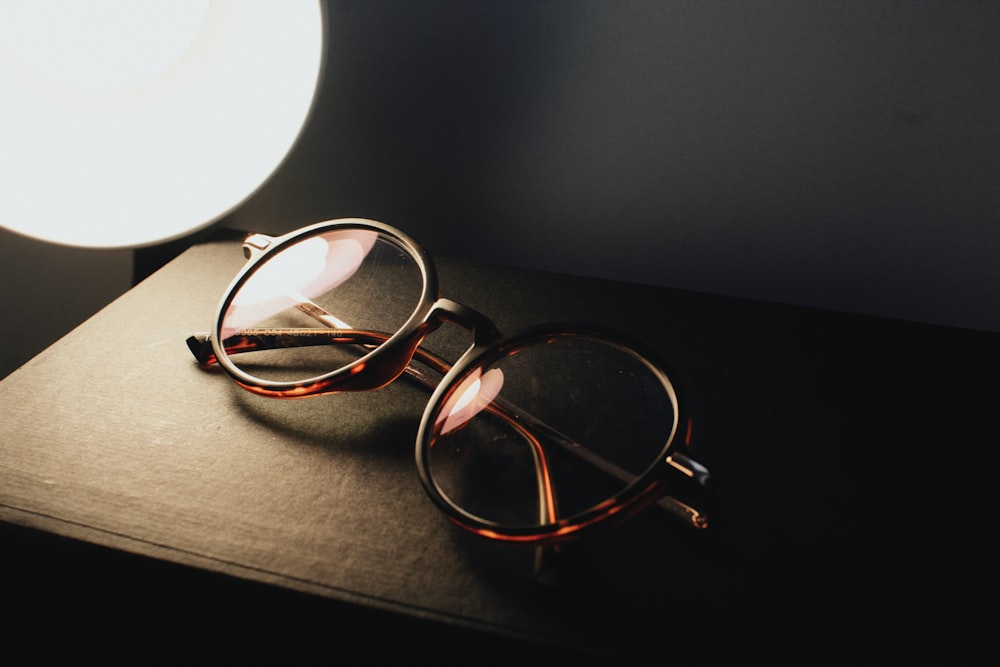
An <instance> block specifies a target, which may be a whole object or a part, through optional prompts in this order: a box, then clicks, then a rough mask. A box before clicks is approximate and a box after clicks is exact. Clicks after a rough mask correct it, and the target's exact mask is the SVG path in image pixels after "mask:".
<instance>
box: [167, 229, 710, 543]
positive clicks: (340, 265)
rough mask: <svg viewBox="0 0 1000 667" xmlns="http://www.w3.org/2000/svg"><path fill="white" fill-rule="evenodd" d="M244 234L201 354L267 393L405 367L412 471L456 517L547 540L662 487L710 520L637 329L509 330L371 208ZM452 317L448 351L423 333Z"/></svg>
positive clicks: (694, 467)
mask: <svg viewBox="0 0 1000 667" xmlns="http://www.w3.org/2000/svg"><path fill="white" fill-rule="evenodd" d="M243 248H244V254H245V255H246V257H247V258H248V260H249V261H248V262H247V264H246V265H245V266H244V268H243V269H242V270H241V271H240V272H239V273H238V275H237V276H236V277H235V279H234V280H233V282H232V283H231V284H230V286H229V288H228V290H227V291H226V293H225V296H224V297H223V298H222V300H221V302H220V304H219V306H218V310H217V313H216V317H215V324H214V327H213V329H212V331H211V333H207V334H195V335H193V336H191V337H190V338H189V339H188V341H187V342H188V346H189V348H190V349H191V351H192V352H193V353H194V355H195V357H196V358H197V360H198V361H199V363H201V364H202V365H203V366H214V365H218V366H219V367H221V368H222V370H223V371H225V373H226V374H228V375H229V376H230V377H231V378H232V379H233V380H234V381H235V382H236V383H237V384H238V385H240V386H241V387H243V388H244V389H247V390H249V391H251V392H254V393H256V394H260V395H263V396H270V397H275V398H301V397H307V396H317V395H321V394H330V393H337V392H349V391H362V390H370V389H377V388H380V387H383V386H385V385H387V384H389V383H390V382H393V381H394V380H396V379H397V378H407V379H409V380H411V381H413V382H415V383H416V384H417V385H418V386H420V387H424V388H425V389H427V390H429V391H430V392H431V397H430V400H429V402H428V403H427V406H426V408H425V410H424V413H423V417H422V419H421V421H420V426H419V430H418V433H417V439H416V464H417V471H418V473H419V476H420V480H421V481H422V483H423V486H424V488H425V490H426V492H427V494H428V496H429V497H430V499H431V500H432V501H433V502H434V504H436V505H437V507H438V508H440V509H441V510H442V511H443V512H444V513H445V515H446V516H447V517H448V518H449V519H450V520H451V521H452V522H453V523H455V524H456V525H458V526H460V527H461V528H464V529H466V530H468V531H471V532H473V533H476V534H478V535H481V536H484V537H488V538H492V539H496V540H501V541H505V542H521V543H529V544H536V545H543V544H552V543H558V542H561V541H564V540H567V539H570V538H574V537H578V536H579V535H581V534H583V533H586V532H588V531H590V530H592V529H594V528H595V527H597V526H599V525H601V524H605V523H607V522H610V521H613V520H620V519H623V518H625V517H628V516H632V515H633V514H634V513H636V512H638V511H639V510H642V509H644V508H646V507H648V506H650V505H654V504H655V506H656V507H659V508H661V509H664V510H667V511H668V512H670V513H672V514H673V515H675V516H677V517H679V518H680V519H681V520H682V521H683V522H684V523H685V524H687V525H689V526H692V527H694V528H698V529H703V528H706V527H707V526H708V518H707V516H706V515H705V514H704V513H703V510H702V509H699V508H697V507H696V505H697V504H698V499H699V498H702V497H703V494H704V491H705V489H706V488H707V487H708V484H709V478H710V476H709V472H708V470H707V469H706V468H705V467H704V466H702V465H701V464H699V463H698V462H697V461H695V460H694V459H692V458H691V457H690V456H688V454H687V453H686V452H687V451H689V447H690V439H691V422H690V419H688V418H687V417H686V416H685V415H684V414H683V411H682V408H681V403H680V400H679V398H678V395H677V391H676V390H675V387H674V384H673V383H672V382H671V380H670V377H669V376H668V375H667V373H666V371H664V370H663V367H662V366H661V365H660V364H659V363H658V362H657V361H655V357H654V356H653V355H652V354H651V353H650V352H649V351H648V350H645V349H644V348H642V347H641V346H640V345H639V344H638V343H636V342H633V341H629V340H627V339H626V338H625V337H623V336H621V335H620V334H616V333H611V332H609V331H605V330H603V329H602V328H599V327H595V326H591V325H575V324H573V325H567V324H549V325H543V326H536V327H533V328H530V329H527V330H525V331H522V332H520V333H517V334H515V335H513V336H503V335H501V333H500V332H499V331H498V329H497V327H496V326H495V325H494V324H493V322H492V321H491V320H489V319H488V318H487V317H486V316H484V315H483V314H481V313H479V312H477V311H475V310H473V309H471V308H469V307H467V306H465V305H462V304H460V303H458V302H456V301H453V300H451V299H448V298H443V297H441V296H440V293H439V291H438V278H437V273H436V270H435V267H434V264H433V263H432V261H431V260H430V258H429V256H428V255H427V253H426V252H425V251H424V249H423V248H421V246H420V245H419V244H417V243H416V241H414V240H413V239H412V238H411V237H409V236H408V235H406V234H405V233H404V232H402V231H400V230H398V229H395V228H393V227H391V226H389V225H386V224H383V223H380V222H376V221H372V220H364V219H357V218H350V219H340V220H331V221H327V222H321V223H317V224H314V225H310V226H308V227H304V228H302V229H299V230H297V231H294V232H291V233H288V234H285V235H283V236H278V237H270V236H265V235H261V234H254V235H251V236H249V237H248V238H247V239H246V240H245V242H244V245H243ZM445 323H453V324H457V325H459V326H460V327H462V328H464V329H465V330H467V331H469V332H471V337H472V342H471V344H469V345H468V347H467V348H466V349H465V351H464V352H463V353H461V354H460V355H459V358H458V360H457V361H456V362H455V363H454V364H452V363H449V362H448V361H446V360H445V358H443V357H442V356H441V355H440V354H439V353H436V352H433V351H431V350H430V349H428V345H427V343H428V341H426V340H425V339H427V337H428V334H430V333H431V332H433V331H435V330H437V329H438V328H439V327H441V326H442V325H443V324H445ZM463 346H464V344H463Z"/></svg>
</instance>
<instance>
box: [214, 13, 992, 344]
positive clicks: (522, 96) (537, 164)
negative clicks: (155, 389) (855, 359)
mask: <svg viewBox="0 0 1000 667" xmlns="http://www.w3.org/2000/svg"><path fill="white" fill-rule="evenodd" d="M328 10H329V11H328V19H329V23H330V47H329V64H328V69H327V71H326V75H325V81H324V87H323V90H322V92H321V97H320V99H319V103H318V105H317V108H316V112H315V115H314V117H313V119H312V121H311V123H310V125H309V127H308V128H307V130H306V132H305V133H304V136H303V138H302V141H301V143H300V144H299V146H298V147H297V148H296V150H295V151H294V152H293V154H292V155H291V157H290V159H289V160H288V162H287V163H286V165H285V166H284V168H283V169H281V170H280V171H279V172H278V173H277V174H276V175H275V177H274V178H273V179H272V180H271V181H270V182H269V183H268V184H267V185H266V186H265V187H264V188H263V189H262V190H261V191H260V192H259V193H258V194H257V196H255V197H254V198H253V199H251V200H250V201H249V202H247V204H246V205H245V206H243V207H242V208H241V209H239V210H238V211H237V212H236V213H235V214H234V215H233V216H232V217H231V218H230V219H229V221H228V222H227V224H228V225H230V226H236V227H240V228H248V229H255V230H271V231H280V230H284V229H291V228H293V227H296V226H299V225H302V224H306V223H310V222H315V221H318V220H322V219H326V218H332V217H338V216H347V215H353V216H363V217H373V218H379V219H382V220H384V221H386V222H391V223H394V224H396V225H398V226H400V227H403V228H404V229H406V230H407V231H409V232H410V233H412V234H413V235H415V236H416V237H417V238H418V239H419V240H422V241H423V242H424V243H425V244H426V245H427V246H428V247H429V248H430V249H431V251H432V252H437V253H442V254H450V255H458V256H467V257H472V258H477V259H483V260H488V261H497V262H502V263H506V264H513V265H522V266H531V267H540V268H547V269H552V270H557V271H567V272H572V273H582V274H590V275H597V276H604V277H610V278H620V279H625V280H633V281H639V282H645V283H655V284H662V285H669V286H675V287H683V288H690V289H694V290H703V291H709V292H719V293H725V294H736V295H742V296H749V297H755V298H763V299H768V300H775V301H781V302H789V303H800V304H807V305H815V306H820V307H829V308H836V309H844V310H850V311H858V312H867V313H876V314H881V315H887V316H891V317H902V318H906V319H916V320H924V321H932V322H943V323H948V324H954V325H959V326H970V327H976V328H989V329H996V330H1000V310H998V309H997V308H995V306H994V301H995V300H994V299H993V294H994V292H995V288H996V286H997V285H1000V262H997V259H998V258H1000V228H998V226H997V214H998V212H1000V189H998V188H997V182H998V176H1000V124H998V122H997V118H998V117H1000V88H998V84H997V81H998V78H997V75H998V73H1000V5H998V4H996V3H989V2H901V1H886V0H867V1H864V2H842V1H811V2H775V1H771V0H763V1H760V2H742V1H739V0H729V1H717V2H687V1H683V2H682V1H676V2H675V1H669V0H668V1H662V0H661V1H650V2H643V1H633V2H610V1H607V0H566V1H562V2H527V1H514V2H511V1H510V0H504V1H496V2H489V1H478V2H463V1H425V2H408V1H406V0H380V1H378V0H377V1H371V0H346V1H336V0H334V1H331V2H330V3H329V4H328Z"/></svg>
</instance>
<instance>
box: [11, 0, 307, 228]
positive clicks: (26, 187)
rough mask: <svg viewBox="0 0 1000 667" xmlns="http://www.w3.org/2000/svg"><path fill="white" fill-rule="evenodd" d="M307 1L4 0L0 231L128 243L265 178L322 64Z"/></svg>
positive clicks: (192, 218) (176, 224)
mask: <svg viewBox="0 0 1000 667" xmlns="http://www.w3.org/2000/svg"><path fill="white" fill-rule="evenodd" d="M325 30H326V28H325V21H324V12H323V8H322V6H321V3H320V2H319V1H318V0H291V1H287V2H274V1H273V0H170V1H169V2H164V1H163V0H87V1H86V2H79V1H78V0H4V2H2V3H0V147H2V148H0V227H4V228H7V229H9V230H11V231H14V232H17V233H20V234H23V235H25V236H29V237H32V238H36V239H40V240H43V241H50V242H53V243H58V244H62V245H69V246H78V247H96V248H126V247H141V246H147V245H153V244H156V243H162V242H165V241H170V240H173V239H177V238H180V237H183V236H185V235H187V234H190V233H193V232H195V231H197V230H199V229H203V228H205V227H207V226H208V225H210V224H212V223H213V222H215V221H217V220H218V219H219V218H221V217H223V216H224V215H226V214H227V213H229V212H230V211H232V210H233V209H234V208H236V207H237V206H238V205H239V204H240V203H242V202H243V201H245V200H246V199H247V198H248V197H249V196H250V195H252V194H253V193H254V192H255V191H256V190H257V189H258V188H259V187H260V186H261V185H262V184H263V183H264V182H265V181H266V180H267V179H268V177H269V176H270V175H271V174H272V173H273V172H274V171H275V169H277V167H278V166H279V165H280V164H281V162H282V161H283V160H284V158H285V156H286V155H287V154H288V152H289V151H290V150H291V148H292V146H293V145H294V143H295V141H296V140H297V138H298V137H299V134H300V132H301V130H302V128H303V126H304V125H305V123H306V120H307V118H308V116H309V112H310V110H311V109H312V105H313V101H314V99H315V97H316V93H317V88H318V84H319V80H320V75H321V73H322V68H323V58H324V46H325Z"/></svg>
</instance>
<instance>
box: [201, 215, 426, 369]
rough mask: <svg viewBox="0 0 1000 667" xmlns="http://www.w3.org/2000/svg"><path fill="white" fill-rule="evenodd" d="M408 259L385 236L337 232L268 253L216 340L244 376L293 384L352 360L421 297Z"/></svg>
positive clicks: (232, 303)
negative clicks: (218, 340) (220, 343)
mask: <svg viewBox="0 0 1000 667" xmlns="http://www.w3.org/2000/svg"><path fill="white" fill-rule="evenodd" d="M423 287H424V281H423V273H422V271H421V269H420V265H419V264H418V263H417V261H416V259H415V258H414V257H413V256H412V255H411V254H410V253H409V252H407V250H406V249H405V248H404V247H403V246H402V245H401V243H400V242H399V241H397V240H396V239H394V238H393V237H392V236H389V235H387V234H384V233H382V232H380V231H378V230H374V229H366V228H340V229H334V230H330V231H326V232H323V233H319V234H315V235H313V236H309V237H306V238H304V239H302V240H299V241H297V242H294V243H292V244H290V245H288V246H286V247H284V248H282V249H281V250H280V251H276V252H274V253H272V254H270V255H268V256H267V257H266V258H265V260H264V261H262V262H260V264H258V265H257V266H256V267H254V269H253V271H252V272H251V273H250V274H249V275H248V276H247V277H246V279H245V280H243V281H242V282H241V283H240V284H239V286H238V287H237V289H236V290H235V291H234V292H233V294H232V297H231V299H230V300H229V302H228V305H227V307H226V308H225V311H224V314H223V317H222V321H221V323H220V330H219V338H220V340H221V341H222V346H223V348H225V350H226V353H227V355H228V356H229V360H230V361H231V362H232V364H233V365H234V366H235V367H236V368H237V369H239V370H241V371H242V372H244V373H246V374H248V375H249V376H251V377H254V378H259V379H262V380H268V381H277V382H299V381H303V380H307V379H310V378H314V377H317V376H319V375H324V374H326V373H330V372H332V371H335V370H338V369H340V368H343V367H345V366H349V365H350V364H352V363H354V362H356V361H357V360H358V359H359V358H360V357H362V356H364V355H365V354H368V353H369V352H371V351H372V350H373V349H375V348H377V347H378V346H379V345H381V344H382V343H383V342H385V340H386V339H388V338H389V337H390V336H392V334H394V333H395V332H396V331H398V330H399V329H400V328H401V327H402V326H403V325H404V324H405V323H406V322H407V320H408V319H409V318H410V317H411V316H412V315H413V313H414V312H415V310H416V308H417V306H418V304H419V303H420V300H421V295H422V293H423Z"/></svg>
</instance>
